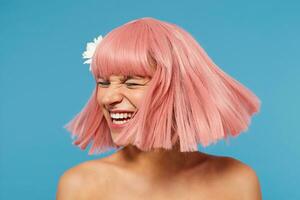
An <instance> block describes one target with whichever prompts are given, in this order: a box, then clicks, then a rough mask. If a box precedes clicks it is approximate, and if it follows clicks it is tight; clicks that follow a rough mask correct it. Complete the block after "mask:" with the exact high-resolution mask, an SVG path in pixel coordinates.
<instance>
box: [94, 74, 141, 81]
mask: <svg viewBox="0 0 300 200" xmlns="http://www.w3.org/2000/svg"><path fill="white" fill-rule="evenodd" d="M135 78H136V79H142V78H143V77H142V76H135V75H133V76H130V75H129V76H123V77H121V78H120V80H121V81H124V80H128V79H135ZM99 79H105V78H104V77H99Z"/></svg>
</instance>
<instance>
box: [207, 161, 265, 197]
mask: <svg viewBox="0 0 300 200" xmlns="http://www.w3.org/2000/svg"><path fill="white" fill-rule="evenodd" d="M213 160H214V162H215V165H216V166H217V168H218V175H220V177H223V178H222V179H221V180H223V181H224V184H226V185H227V187H228V189H230V190H231V191H233V193H235V195H238V196H239V197H240V198H239V199H245V200H247V199H251V200H260V199H261V198H262V197H261V196H262V194H261V189H260V183H259V178H258V176H257V173H256V172H255V170H254V169H253V168H252V167H250V166H249V165H247V164H245V163H244V162H242V161H240V160H238V159H236V158H233V157H229V156H215V157H214V159H213Z"/></svg>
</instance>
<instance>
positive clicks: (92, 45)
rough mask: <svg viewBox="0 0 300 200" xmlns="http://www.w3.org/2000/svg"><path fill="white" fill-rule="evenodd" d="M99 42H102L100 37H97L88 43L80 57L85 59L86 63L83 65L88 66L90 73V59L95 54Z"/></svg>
mask: <svg viewBox="0 0 300 200" xmlns="http://www.w3.org/2000/svg"><path fill="white" fill-rule="evenodd" d="M101 40H102V35H100V36H98V38H94V41H93V42H88V43H87V45H86V50H85V52H83V53H82V57H83V58H85V59H87V60H86V61H84V63H83V64H90V71H91V62H92V57H93V55H94V53H95V50H96V47H97V45H98V44H99V43H100V42H101Z"/></svg>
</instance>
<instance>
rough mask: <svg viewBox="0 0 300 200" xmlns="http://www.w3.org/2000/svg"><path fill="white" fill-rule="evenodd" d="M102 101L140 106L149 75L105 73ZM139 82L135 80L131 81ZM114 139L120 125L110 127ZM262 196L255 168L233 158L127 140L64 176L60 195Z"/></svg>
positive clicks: (226, 199)
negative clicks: (142, 147) (150, 148)
mask: <svg viewBox="0 0 300 200" xmlns="http://www.w3.org/2000/svg"><path fill="white" fill-rule="evenodd" d="M99 81H100V84H99V87H98V90H99V92H98V96H97V101H98V103H99V105H101V107H102V109H103V110H102V111H103V113H104V116H105V117H106V118H107V120H110V115H109V112H108V111H109V109H125V110H131V111H132V110H136V109H137V110H138V109H139V106H140V104H141V102H142V101H143V100H144V95H145V92H146V91H147V88H148V82H149V78H146V77H133V78H131V79H128V80H126V79H124V77H123V76H111V77H110V80H103V79H100V80H99ZM132 83H135V84H136V85H135V86H131V85H130V84H132ZM110 131H111V135H112V139H113V140H114V139H115V137H116V136H117V135H118V131H117V130H114V129H112V128H111V130H110ZM102 199H103V200H121V199H122V200H127V199H128V200H168V199H173V200H194V199H195V200H196V199H197V200H218V199H222V200H235V199H237V200H261V192H260V186H259V181H258V178H257V176H256V173H255V172H254V170H252V169H251V168H250V167H249V166H247V165H246V164H244V163H242V162H240V161H238V160H236V159H233V158H230V157H221V156H213V155H209V154H205V153H202V152H180V151H179V146H178V145H177V146H175V147H174V148H173V149H172V150H163V149H159V150H156V151H150V152H143V151H141V150H139V149H138V148H137V147H135V146H134V145H128V146H126V147H124V148H123V149H121V150H119V151H118V152H116V153H115V154H113V155H111V156H108V157H106V158H102V159H98V160H93V161H87V162H84V163H82V164H79V165H77V166H75V167H73V168H71V169H69V170H67V171H66V172H65V173H64V174H63V175H62V177H61V178H60V181H59V185H58V191H57V200H102Z"/></svg>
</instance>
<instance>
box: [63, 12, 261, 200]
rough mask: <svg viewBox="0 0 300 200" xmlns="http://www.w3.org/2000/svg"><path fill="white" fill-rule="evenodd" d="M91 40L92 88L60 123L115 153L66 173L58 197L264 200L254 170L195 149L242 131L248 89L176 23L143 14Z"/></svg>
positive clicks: (248, 110) (255, 107) (250, 108)
mask: <svg viewBox="0 0 300 200" xmlns="http://www.w3.org/2000/svg"><path fill="white" fill-rule="evenodd" d="M98 39H99V40H95V43H96V44H95V45H96V50H95V52H93V53H92V54H91V55H92V56H90V57H91V60H90V61H87V63H90V64H91V65H90V67H91V68H90V69H91V71H92V74H93V76H94V78H95V81H96V83H97V87H96V89H95V90H94V92H93V95H92V97H91V98H90V100H89V102H88V103H87V105H86V106H85V108H84V109H83V110H82V111H81V112H80V113H79V114H78V115H77V116H76V117H75V118H74V119H73V120H72V121H71V122H70V123H69V124H67V126H66V128H67V129H68V130H69V131H70V132H72V134H73V136H76V137H77V138H76V141H75V144H76V145H78V146H79V147H80V148H82V149H85V148H86V147H87V145H88V144H90V143H92V144H91V149H90V152H89V153H91V154H92V153H100V152H104V151H107V150H109V149H112V148H115V149H117V150H118V151H117V152H116V153H115V154H112V155H111V156H108V157H105V158H102V159H99V160H93V161H87V162H85V163H82V164H79V165H78V166H75V167H73V168H71V169H69V170H68V171H66V172H65V173H64V174H63V175H62V177H61V178H60V181H59V184H58V191H57V200H69V199H70V200H71V199H72V200H76V199H98V200H99V199H122V200H124V199H130V200H135V199H143V200H148V199H149V200H150V199H151V200H154V199H155V200H160V199H181V200H182V199H191V200H192V199H197V200H201V199H213V200H218V199H222V200H226V199H230V200H234V199H238V200H247V199H249V200H250V199H251V200H259V199H261V192H260V186H259V181H258V178H257V176H256V173H255V171H254V170H253V169H252V168H251V167H249V166H247V165H246V164H244V163H242V162H241V161H238V160H236V159H234V158H231V157H222V156H215V155H210V154H206V153H203V152H198V148H197V147H198V144H201V145H202V146H207V145H209V144H211V143H214V142H216V141H217V140H220V139H223V138H224V139H227V138H228V136H237V135H239V133H240V132H242V131H245V130H247V128H248V126H249V124H250V120H251V116H252V115H253V114H254V113H256V112H258V111H259V107H260V101H259V99H258V98H257V97H256V96H255V95H254V94H253V93H252V92H251V91H250V90H248V89H247V88H246V87H245V86H243V85H242V84H240V83H239V82H238V81H236V80H234V79H233V78H231V77H230V76H229V75H227V74H226V73H225V72H223V71H222V70H221V69H219V68H218V67H217V66H216V65H215V64H214V63H213V61H212V60H211V59H210V58H209V57H208V55H207V54H206V53H205V51H204V50H203V49H202V48H201V47H200V46H199V44H198V43H197V42H196V41H195V40H194V39H193V37H192V36H191V35H190V34H189V33H187V32H186V31H185V30H183V29H181V28H180V27H178V26H176V25H174V24H170V23H167V22H163V21H160V20H157V19H153V18H142V19H138V20H134V21H131V22H129V23H126V24H124V25H123V26H120V27H118V28H116V29H114V30H113V31H111V32H110V33H109V34H107V35H106V36H105V37H104V38H103V40H101V42H100V39H101V38H98ZM96 41H97V42H96ZM91 46H93V44H90V48H91Z"/></svg>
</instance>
